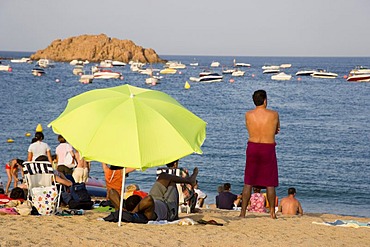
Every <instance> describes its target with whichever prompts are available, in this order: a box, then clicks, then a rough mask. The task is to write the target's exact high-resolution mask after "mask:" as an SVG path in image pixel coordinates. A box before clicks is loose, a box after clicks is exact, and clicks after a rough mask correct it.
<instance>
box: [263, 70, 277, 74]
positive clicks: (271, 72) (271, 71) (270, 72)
mask: <svg viewBox="0 0 370 247" xmlns="http://www.w3.org/2000/svg"><path fill="white" fill-rule="evenodd" d="M279 72H280V69H265V70H263V72H262V73H263V74H273V73H279Z"/></svg>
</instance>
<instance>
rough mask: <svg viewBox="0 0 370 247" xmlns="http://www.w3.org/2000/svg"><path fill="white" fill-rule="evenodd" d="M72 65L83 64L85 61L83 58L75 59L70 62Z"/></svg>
mask: <svg viewBox="0 0 370 247" xmlns="http://www.w3.org/2000/svg"><path fill="white" fill-rule="evenodd" d="M69 64H70V65H73V66H75V65H83V64H84V62H83V61H82V60H77V59H73V60H72V61H70V62H69Z"/></svg>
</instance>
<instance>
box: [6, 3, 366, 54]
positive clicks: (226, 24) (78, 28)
mask: <svg viewBox="0 0 370 247" xmlns="http://www.w3.org/2000/svg"><path fill="white" fill-rule="evenodd" d="M369 10H370V0H333V1H331V0H262V1H258V0H257V1H256V0H254V1H251V0H228V1H226V0H186V1H173V0H172V1H170V0H139V1H123V0H99V1H98V0H58V1H56V0H0V51H29V52H35V51H37V50H40V49H45V48H46V47H47V46H48V45H49V44H50V43H51V42H52V41H53V40H56V39H62V40H63V39H66V38H69V37H74V36H79V35H83V34H92V35H96V34H102V33H104V34H106V35H108V36H109V37H112V38H117V39H121V40H125V39H129V40H132V41H133V42H134V43H135V44H136V45H139V46H142V47H144V48H152V49H154V50H155V51H156V52H157V54H159V55H209V56H328V57H333V56H334V57H335V56H342V57H357V56H362V57H370V27H369V24H370V12H369Z"/></svg>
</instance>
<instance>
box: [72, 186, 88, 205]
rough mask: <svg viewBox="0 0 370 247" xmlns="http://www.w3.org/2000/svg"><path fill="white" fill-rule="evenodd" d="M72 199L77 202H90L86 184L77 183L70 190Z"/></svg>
mask: <svg viewBox="0 0 370 247" xmlns="http://www.w3.org/2000/svg"><path fill="white" fill-rule="evenodd" d="M70 191H71V196H72V199H73V200H74V201H76V202H89V201H91V196H90V195H89V192H87V189H86V184H85V183H75V184H73V185H72V186H71V188H70Z"/></svg>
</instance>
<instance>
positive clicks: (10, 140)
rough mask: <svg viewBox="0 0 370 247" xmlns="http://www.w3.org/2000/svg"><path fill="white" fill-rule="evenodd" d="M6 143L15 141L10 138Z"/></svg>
mask: <svg viewBox="0 0 370 247" xmlns="http://www.w3.org/2000/svg"><path fill="white" fill-rule="evenodd" d="M6 142H7V143H12V142H14V140H13V139H11V138H9V139H8V140H7V141H6Z"/></svg>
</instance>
